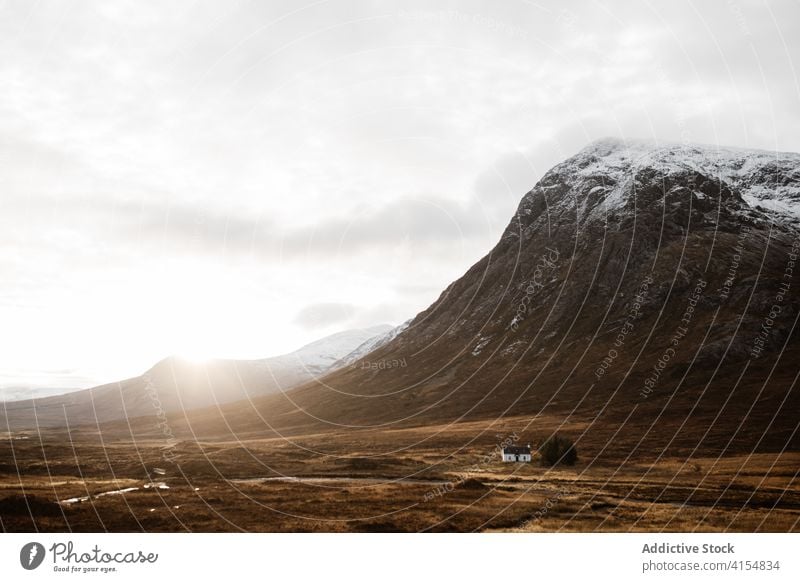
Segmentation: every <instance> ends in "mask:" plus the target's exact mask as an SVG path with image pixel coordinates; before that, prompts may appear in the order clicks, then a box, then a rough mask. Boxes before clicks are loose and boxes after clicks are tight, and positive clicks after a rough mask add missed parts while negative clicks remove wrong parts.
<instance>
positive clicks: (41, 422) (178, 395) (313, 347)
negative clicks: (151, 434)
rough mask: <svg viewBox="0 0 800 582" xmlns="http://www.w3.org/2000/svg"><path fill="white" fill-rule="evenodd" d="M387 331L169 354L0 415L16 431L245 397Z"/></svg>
mask: <svg viewBox="0 0 800 582" xmlns="http://www.w3.org/2000/svg"><path fill="white" fill-rule="evenodd" d="M391 329H392V328H391V326H388V325H380V326H376V327H370V328H367V329H354V330H349V331H344V332H340V333H336V334H333V335H330V336H328V337H325V338H322V339H320V340H318V341H315V342H313V343H311V344H308V345H306V346H304V347H302V348H300V349H299V350H297V351H295V352H292V353H290V354H285V355H282V356H277V357H273V358H266V359H263V360H210V361H208V362H204V363H194V362H190V361H188V360H183V359H181V358H178V357H170V358H167V359H165V360H163V361H161V362H159V363H158V364H156V365H155V366H154V367H153V368H151V369H150V370H149V371H147V372H146V373H144V374H143V375H141V376H139V377H136V378H131V379H129V380H123V381H121V382H116V383H113V384H107V385H104V386H98V387H96V388H91V389H88V390H80V391H76V392H72V393H69V394H64V395H60V396H52V397H47V398H36V399H33V400H24V401H19V402H9V403H6V404H5V406H4V407H0V413H2V411H3V410H5V414H6V417H7V419H8V426H10V429H11V430H15V429H20V428H33V427H36V426H39V427H54V426H77V425H84V424H97V423H104V422H108V421H114V420H123V419H125V420H127V419H132V418H136V417H142V416H144V417H152V416H158V415H159V414H161V413H163V414H167V413H174V412H184V411H189V410H193V409H196V408H201V407H205V406H217V405H220V404H224V403H228V402H232V401H236V400H249V399H252V398H256V397H259V396H264V395H265V394H270V393H273V392H280V391H284V390H289V389H291V388H293V387H295V386H297V385H298V384H302V383H305V382H308V381H310V380H313V379H315V378H318V377H320V376H322V375H323V374H324V373H325V372H327V371H328V369H329V368H330V367H331V366H332V365H333V364H334V363H335V362H336V361H338V360H340V359H341V358H342V357H344V356H346V355H347V354H349V353H350V352H351V351H352V350H353V349H355V348H356V347H358V346H360V345H362V344H363V343H364V342H366V341H368V340H369V339H371V338H373V337H376V336H379V335H382V334H384V333H386V332H387V331H389V330H391ZM0 419H2V417H1V416H0ZM5 429H6V422H5V421H3V420H0V430H5Z"/></svg>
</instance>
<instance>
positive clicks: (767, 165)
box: [517, 139, 800, 223]
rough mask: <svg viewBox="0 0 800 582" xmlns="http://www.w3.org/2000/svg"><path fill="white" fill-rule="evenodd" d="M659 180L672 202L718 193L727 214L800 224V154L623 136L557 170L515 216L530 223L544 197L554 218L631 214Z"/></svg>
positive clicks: (601, 143) (602, 143)
mask: <svg viewBox="0 0 800 582" xmlns="http://www.w3.org/2000/svg"><path fill="white" fill-rule="evenodd" d="M661 183H663V184H669V185H670V187H669V188H668V189H666V190H665V192H664V195H665V197H666V199H667V200H669V199H670V198H673V199H677V198H679V197H680V196H681V195H682V194H690V195H691V196H692V197H693V198H694V199H695V200H697V201H705V200H707V198H708V197H709V196H710V197H712V198H716V197H717V196H718V195H719V196H721V199H722V200H723V201H724V202H725V204H724V206H726V207H727V208H728V209H729V210H733V209H735V208H741V207H743V206H746V207H749V208H753V209H763V210H765V211H770V212H771V213H772V214H774V215H776V216H780V217H782V218H784V219H787V220H789V221H791V222H796V223H800V186H799V185H798V184H800V154H795V153H784V152H769V151H762V150H747V149H740V148H728V147H725V148H723V147H717V146H708V145H690V146H687V145H682V144H670V143H667V144H659V143H656V142H651V141H642V140H628V141H623V140H619V139H603V140H600V141H597V142H594V143H592V144H590V145H589V146H588V147H586V148H584V149H583V150H581V151H580V152H579V153H578V154H577V155H575V156H574V157H572V158H570V159H569V160H567V161H565V162H563V163H561V164H558V165H557V166H555V167H554V168H553V169H552V170H550V171H549V172H548V173H547V174H546V175H545V177H544V178H543V179H542V180H541V181H540V182H539V183H538V184H537V185H536V187H535V188H534V189H533V190H532V191H531V192H530V193H528V195H527V196H526V197H525V199H523V202H522V204H521V205H520V209H519V213H518V215H517V216H518V218H519V219H520V220H521V221H523V222H525V217H527V216H530V215H531V214H532V213H533V212H535V206H536V204H537V202H538V199H539V198H540V197H543V198H545V199H547V201H548V202H550V203H551V204H550V205H549V206H548V210H549V214H551V215H552V214H553V213H558V212H559V211H564V210H566V211H573V212H574V211H577V218H578V220H579V222H584V221H586V220H590V219H595V220H604V219H605V217H606V215H607V214H609V213H618V212H619V211H624V210H625V209H628V210H631V209H633V208H634V206H635V204H636V200H637V197H641V195H642V193H643V192H642V191H643V190H645V189H646V188H648V187H650V186H654V185H655V186H656V188H657V189H658V190H659V193H660V190H661V189H660V188H659V186H660V184H661ZM565 187H568V188H569V192H568V193H567V194H566V195H564V196H562V195H560V194H561V193H562V192H563V191H564V188H565ZM707 190H711V192H707ZM554 193H555V194H556V195H555V196H553V195H552V194H554Z"/></svg>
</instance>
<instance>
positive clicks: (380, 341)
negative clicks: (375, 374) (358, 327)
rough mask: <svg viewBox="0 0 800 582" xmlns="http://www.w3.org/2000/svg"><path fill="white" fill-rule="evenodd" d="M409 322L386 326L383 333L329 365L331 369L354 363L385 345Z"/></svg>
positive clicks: (401, 331)
mask: <svg viewBox="0 0 800 582" xmlns="http://www.w3.org/2000/svg"><path fill="white" fill-rule="evenodd" d="M410 323H411V320H410V319H409V320H408V321H406V322H405V323H402V324H400V325H398V326H397V327H389V326H387V327H389V329H387V330H386V331H385V332H384V333H382V334H380V335H376V336H374V337H372V338H370V339H368V340H366V341H365V342H364V343H362V344H361V345H359V346H358V347H357V348H356V349H354V350H353V351H352V352H350V353H349V354H347V355H346V356H344V357H342V358H340V359H339V360H338V361H337V362H336V363H335V364H334V365H333V366H331V370H338V369H339V368H343V367H345V366H350V365H353V364H355V363H356V362H357V361H359V360H360V359H362V358H364V357H366V356H367V355H368V354H370V353H371V352H374V351H375V350H377V349H378V348H380V347H383V346H385V345H386V344H388V343H389V342H390V341H392V340H393V339H394V338H396V337H397V336H398V335H400V334H401V333H403V332H404V331H405V330H406V329H407V328H408V326H409V324H410Z"/></svg>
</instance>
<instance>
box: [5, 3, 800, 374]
mask: <svg viewBox="0 0 800 582" xmlns="http://www.w3.org/2000/svg"><path fill="white" fill-rule="evenodd" d="M0 1H1V0H0ZM799 69H800V4H799V3H798V2H797V1H786V2H770V3H767V2H762V1H744V0H730V1H726V0H720V1H710V2H681V1H671V2H642V1H640V0H639V1H635V2H611V1H603V2H574V3H569V2H563V1H558V2H527V1H524V0H522V1H516V0H507V1H504V2H497V1H494V2H492V1H453V2H436V1H431V0H426V1H421V2H409V1H400V0H398V1H395V2H388V1H387V2H383V1H349V0H331V1H317V2H303V1H302V0H301V1H299V2H298V1H297V0H280V1H276V0H266V1H260V2H229V1H226V2H222V1H215V2H208V1H192V2H178V1H170V2H149V3H146V2H141V1H136V2H134V1H131V2H119V1H108V0H104V1H97V2H69V1H67V0H62V1H57V2H48V1H41V2H28V1H5V2H2V3H0V283H2V284H1V285H0V326H1V327H0V330H1V333H0V387H2V386H6V387H9V386H14V387H20V386H69V387H78V386H89V385H93V384H97V383H100V382H106V381H111V380H116V379H120V378H124V377H126V376H131V375H135V374H139V373H141V372H143V371H144V370H145V369H147V368H148V367H149V366H150V365H152V364H153V363H154V362H155V361H157V360H158V359H160V358H162V357H164V356H167V355H169V354H173V353H178V354H187V355H193V356H197V357H202V356H224V357H240V358H255V357H263V356H268V355H274V354H278V353H282V352H286V351H290V350H292V349H295V348H297V347H299V346H300V345H301V344H303V343H306V342H308V341H311V340H313V339H316V338H318V337H320V336H322V335H326V334H329V333H332V332H335V331H339V330H341V329H346V328H352V327H360V326H366V325H373V324H378V323H400V322H402V321H404V320H406V319H408V318H410V317H412V316H413V315H415V314H416V313H417V312H419V311H420V310H422V309H424V308H425V307H427V306H428V305H429V304H430V303H431V302H432V301H434V300H435V299H436V297H437V296H438V295H439V293H440V292H441V291H442V290H443V289H444V287H445V286H446V285H447V284H448V283H450V282H451V281H452V280H454V279H456V278H457V277H458V276H460V275H461V274H462V273H463V272H464V271H465V270H466V269H467V268H469V266H470V265H472V264H473V263H474V262H475V261H476V260H478V259H479V258H480V257H481V256H483V255H484V254H485V253H486V252H488V251H489V250H490V249H491V247H492V246H493V245H494V244H495V242H496V241H497V239H498V237H499V236H500V233H501V232H502V230H503V229H504V227H505V226H506V225H507V223H508V221H509V219H510V217H511V215H512V213H513V211H514V209H515V208H516V205H517V204H518V202H519V199H520V198H521V197H522V195H523V194H524V193H525V192H526V191H527V190H529V189H530V188H531V187H532V186H533V185H534V183H535V182H536V180H537V179H538V178H539V177H540V176H541V175H542V174H543V173H544V172H545V171H546V170H547V169H548V168H549V167H550V166H552V165H553V164H554V163H556V162H558V161H560V160H561V159H563V158H565V157H568V156H569V155H572V154H573V153H575V152H576V151H577V150H579V149H580V148H581V147H583V146H584V145H586V143H587V142H589V141H591V140H593V139H597V138H600V137H604V136H620V137H623V138H629V137H630V138H634V137H635V138H652V139H656V140H664V141H691V142H705V143H712V144H723V145H734V146H745V147H755V148H763V149H771V150H774V149H778V150H789V151H800V82H799V81H798V70H799Z"/></svg>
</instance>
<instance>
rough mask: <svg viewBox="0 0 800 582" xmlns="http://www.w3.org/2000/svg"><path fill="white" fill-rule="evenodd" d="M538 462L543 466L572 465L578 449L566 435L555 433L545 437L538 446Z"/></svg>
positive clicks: (575, 459) (576, 457)
mask: <svg viewBox="0 0 800 582" xmlns="http://www.w3.org/2000/svg"><path fill="white" fill-rule="evenodd" d="M539 456H540V457H539V458H540V462H541V464H542V465H543V466H545V467H553V466H555V465H574V464H575V461H577V460H578V449H577V448H576V447H575V443H573V442H572V441H571V440H570V439H568V438H567V437H563V436H561V435H560V434H558V433H556V434H554V435H552V436H550V437H548V438H547V440H545V441H544V443H542V446H540V447H539Z"/></svg>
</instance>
